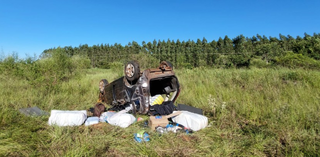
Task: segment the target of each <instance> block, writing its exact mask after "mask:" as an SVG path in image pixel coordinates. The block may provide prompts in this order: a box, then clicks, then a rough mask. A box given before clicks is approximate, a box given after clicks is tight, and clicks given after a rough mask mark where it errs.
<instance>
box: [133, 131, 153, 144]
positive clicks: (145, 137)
mask: <svg viewBox="0 0 320 157" xmlns="http://www.w3.org/2000/svg"><path fill="white" fill-rule="evenodd" d="M134 140H135V141H136V142H139V143H141V142H142V141H144V142H148V141H150V138H149V134H148V133H146V132H145V131H144V130H141V131H139V132H137V133H135V134H134Z"/></svg>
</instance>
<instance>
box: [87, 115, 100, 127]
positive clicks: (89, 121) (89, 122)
mask: <svg viewBox="0 0 320 157" xmlns="http://www.w3.org/2000/svg"><path fill="white" fill-rule="evenodd" d="M98 123H99V117H88V118H87V120H86V122H85V123H84V125H85V126H89V125H93V124H98Z"/></svg>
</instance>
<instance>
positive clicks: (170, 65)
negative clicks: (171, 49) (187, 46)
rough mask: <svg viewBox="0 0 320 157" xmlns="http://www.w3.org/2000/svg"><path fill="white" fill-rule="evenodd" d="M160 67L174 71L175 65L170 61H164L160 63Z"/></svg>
mask: <svg viewBox="0 0 320 157" xmlns="http://www.w3.org/2000/svg"><path fill="white" fill-rule="evenodd" d="M160 67H161V68H166V67H171V69H172V70H173V64H172V63H171V62H169V61H162V62H161V63H160Z"/></svg>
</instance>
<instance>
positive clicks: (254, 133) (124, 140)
mask: <svg viewBox="0 0 320 157" xmlns="http://www.w3.org/2000/svg"><path fill="white" fill-rule="evenodd" d="M176 73H177V76H178V78H179V80H180V84H181V93H180V96H179V97H178V99H177V103H181V104H187V105H191V106H195V107H198V108H202V109H203V110H204V113H205V115H206V116H207V117H208V118H209V123H210V125H209V126H208V127H207V128H205V129H203V130H200V131H198V132H195V133H193V134H189V135H186V134H182V133H180V134H173V133H169V134H165V135H162V136H159V135H158V134H157V133H156V132H152V131H150V130H149V129H148V128H144V127H143V122H136V123H134V124H133V125H131V126H129V127H128V128H125V129H122V128H119V127H115V126H111V125H109V124H107V123H102V124H99V125H94V126H89V127H85V126H79V127H53V126H49V125H48V124H47V122H48V118H49V116H43V117H27V116H24V115H23V114H20V113H19V109H20V108H26V107H33V106H37V107H39V108H41V109H42V110H44V111H47V112H49V113H50V111H51V110H53V109H58V110H83V109H89V108H90V107H93V105H94V104H95V102H96V101H97V99H98V82H99V81H100V79H102V78H106V79H107V80H108V81H112V80H114V79H116V78H118V77H119V76H121V75H122V71H121V70H120V71H115V70H102V69H89V70H87V71H86V72H83V75H82V76H81V77H75V78H72V79H71V80H69V81H68V82H63V83H62V84H59V85H57V88H56V89H55V90H50V91H48V90H47V89H46V88H45V87H42V86H34V85H31V84H30V83H28V81H27V80H24V79H21V78H17V77H12V76H10V75H4V74H0V89H1V90H0V129H1V132H0V156H319V155H320V151H319V150H320V133H319V131H320V114H319V111H320V103H319V100H320V72H319V71H311V70H288V69H250V70H245V69H238V70H236V69H229V70H226V69H200V68H199V69H193V70H190V69H180V70H176ZM137 116H141V117H142V118H144V119H145V120H147V118H148V117H147V116H144V115H137ZM142 129H144V130H146V131H147V132H148V133H149V134H150V138H151V141H150V142H146V143H136V142H135V141H134V139H133V134H134V133H136V132H137V131H139V130H142Z"/></svg>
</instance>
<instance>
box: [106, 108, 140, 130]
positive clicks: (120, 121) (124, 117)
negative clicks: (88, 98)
mask: <svg viewBox="0 0 320 157" xmlns="http://www.w3.org/2000/svg"><path fill="white" fill-rule="evenodd" d="M126 112H127V111H126V110H122V111H119V112H110V111H108V112H104V113H103V114H102V116H103V117H100V120H101V119H105V120H106V121H107V122H108V123H109V124H111V125H116V126H120V127H122V128H126V127H128V126H129V125H131V124H132V123H133V122H135V121H136V117H134V116H133V115H132V114H129V113H126Z"/></svg>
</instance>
